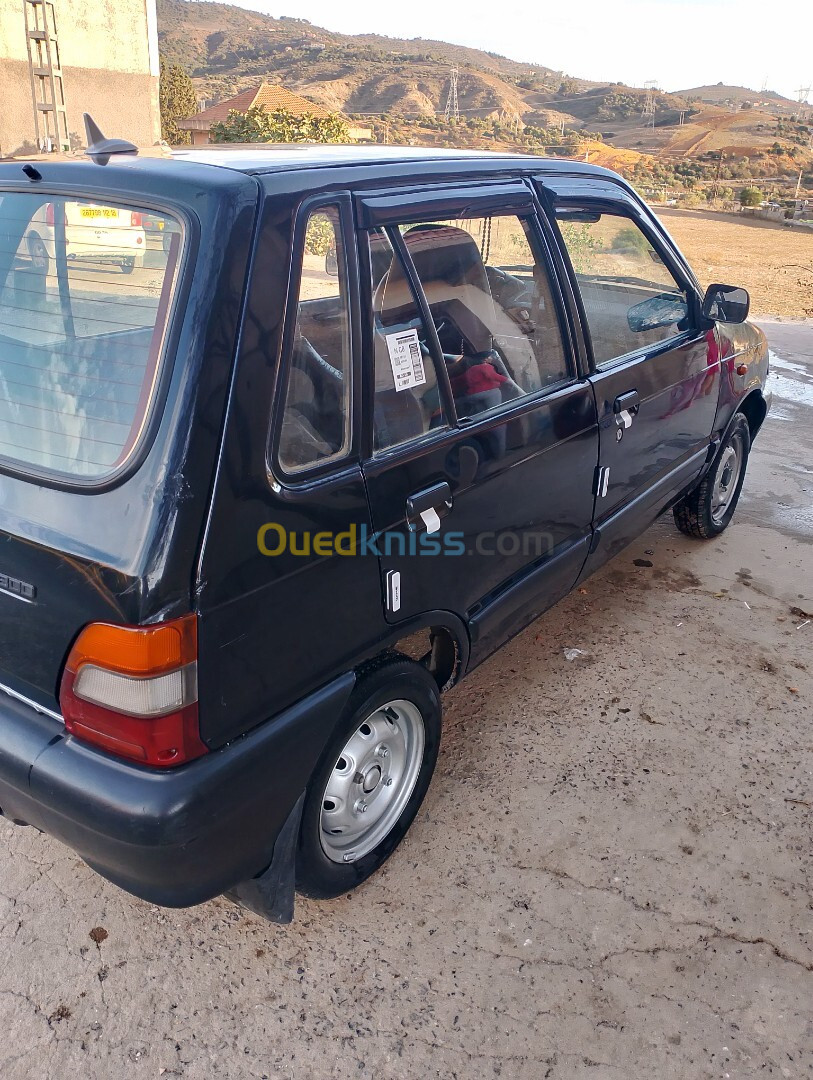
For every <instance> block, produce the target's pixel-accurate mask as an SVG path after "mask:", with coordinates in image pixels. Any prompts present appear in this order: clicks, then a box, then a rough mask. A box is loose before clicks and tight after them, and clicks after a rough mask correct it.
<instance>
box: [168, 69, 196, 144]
mask: <svg viewBox="0 0 813 1080" xmlns="http://www.w3.org/2000/svg"><path fill="white" fill-rule="evenodd" d="M159 100H160V104H161V138H162V139H166V141H167V142H168V143H176V144H177V143H188V142H189V141H190V134H189V132H188V131H182V130H181V129H180V128H179V127H178V124H177V121H178V120H185V119H186V118H187V117H188V116H194V115H195V113H196V112H197V111H198V98H197V94H196V93H195V87H194V86H193V85H192V80H191V79H190V78H189V75H188V74H187V73H186V69H185V68H182V67H181V66H180V64H168V63H166V62H165V61H164V59H163V57H162V58H161V69H160V80H159Z"/></svg>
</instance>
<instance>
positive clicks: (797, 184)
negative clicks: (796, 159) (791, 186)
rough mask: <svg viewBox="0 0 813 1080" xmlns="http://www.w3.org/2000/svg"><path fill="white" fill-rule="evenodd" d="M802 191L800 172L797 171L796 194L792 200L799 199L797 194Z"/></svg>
mask: <svg viewBox="0 0 813 1080" xmlns="http://www.w3.org/2000/svg"><path fill="white" fill-rule="evenodd" d="M801 190H802V170H801V169H799V179H798V180H797V181H796V192H795V194H794V196H793V198H794V199H798V198H799V192H800V191H801Z"/></svg>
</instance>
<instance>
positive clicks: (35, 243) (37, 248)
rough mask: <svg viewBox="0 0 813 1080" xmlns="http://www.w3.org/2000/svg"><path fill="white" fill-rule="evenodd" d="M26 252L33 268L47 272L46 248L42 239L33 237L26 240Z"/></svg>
mask: <svg viewBox="0 0 813 1080" xmlns="http://www.w3.org/2000/svg"><path fill="white" fill-rule="evenodd" d="M28 254H29V256H30V258H31V262H32V264H33V266H34V269H35V270H39V271H43V272H47V270H48V248H47V247H46V246H45V241H44V240H39V239H36V238H35V239H33V240H29V241H28Z"/></svg>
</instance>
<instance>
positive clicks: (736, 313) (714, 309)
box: [703, 285, 751, 323]
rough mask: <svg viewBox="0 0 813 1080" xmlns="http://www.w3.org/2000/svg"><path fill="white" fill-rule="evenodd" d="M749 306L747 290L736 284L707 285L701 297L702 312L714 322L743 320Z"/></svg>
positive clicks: (739, 321) (749, 299)
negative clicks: (704, 293)
mask: <svg viewBox="0 0 813 1080" xmlns="http://www.w3.org/2000/svg"><path fill="white" fill-rule="evenodd" d="M750 306H751V297H750V296H749V295H748V290H747V289H743V288H741V287H740V286H738V285H709V287H708V288H707V289H706V295H705V296H704V297H703V314H704V315H705V316H706V318H707V319H713V320H714V322H726V323H742V322H745V320H746V319H747V318H748V310H749V308H750Z"/></svg>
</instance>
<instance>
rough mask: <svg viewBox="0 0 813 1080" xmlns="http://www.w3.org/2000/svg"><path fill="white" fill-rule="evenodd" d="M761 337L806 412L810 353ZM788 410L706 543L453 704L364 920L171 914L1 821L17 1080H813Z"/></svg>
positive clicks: (792, 444)
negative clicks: (432, 768) (288, 922)
mask: <svg viewBox="0 0 813 1080" xmlns="http://www.w3.org/2000/svg"><path fill="white" fill-rule="evenodd" d="M767 329H768V333H769V336H771V337H772V339H773V340H774V341H775V342H776V344H777V347H780V346H781V348H782V349H784V350H785V354H784V355H785V356H786V357H787V359H789V360H791V361H792V362H793V363H795V364H796V365H797V366H801V367H802V368H803V369H804V368H805V365H807V367H806V371H807V374H805V371H804V370H802V371H801V372H794V371H792V370H791V369H787V370H786V371H785V372H784V374H785V375H786V377H787V378H789V379H790V378H796V379H798V380H799V381H800V382H801V381H804V380H806V383H807V384H809V383H810V381H811V380H813V357H811V356H810V349H811V345H810V339H811V338H813V333H811V328H810V325H809V324H808V325H807V326H805V327H802V328H799V327H798V326H797V327H793V326H788V325H787V324H780V325H779V326H777V327H774V328H773V329H774V330H775V333H774V334H772V327H770V326H768V327H767ZM803 397H804V395H797V398H796V399H788V400H782V401H779V402H778V403H777V405H778V408H777V409H776V412H775V415H774V417H772V418H771V419H769V420H768V422H767V424H766V428H765V431H764V433H763V435H762V436H761V437H760V440H759V441H758V442H757V444H756V448H755V452H754V456H753V458H752V462H751V468H750V470H749V477H748V480H747V484H746V493H745V496H744V501H743V503H742V506H741V510H740V512H739V514H738V516H737V518H736V519H735V523H734V524H733V525H732V526H731V528H730V529H729V531H728V532H727V533H726V534H725V536H724V537H722V538H720V539H719V540H716V541H713V542H711V543H708V544H700V543H697V542H693V541H690V540H688V539H686V538H684V537H682V536H681V535H680V534H678V533H677V532H676V531H675V530H674V528H673V526H672V524H671V521H670V520H664V521H661V522H659V523H658V524H657V525H656V526H654V527H653V528H652V529H651V530H650V531H649V532H648V533H647V534H646V536H644V537H643V538H642V539H641V540H640V541H639V542H637V543H636V544H635V545H634V546H633V547H632V548H630V549H629V550H628V551H626V552H624V553H622V554H621V555H620V556H619V557H618V558H617V559H616V560H615V561H614V562H613V563H611V564H610V565H608V566H607V567H606V568H605V569H604V570H603V571H602V572H601V573H600V574H599V575H598V576H597V577H595V578H594V579H592V580H591V581H589V582H588V583H587V585H586V587H585V590H584V591H580V592H577V593H575V594H574V595H572V596H571V597H569V598H568V599H567V600H566V601H565V602H563V603H562V604H560V605H559V606H558V607H557V608H556V609H554V610H553V611H551V612H549V613H548V614H547V615H546V616H545V617H544V618H542V619H540V620H538V621H537V622H536V623H534V624H533V625H532V626H531V627H529V628H528V629H527V630H526V631H525V632H524V633H523V634H521V635H520V636H519V637H518V638H517V639H516V640H515V641H513V642H512V643H511V644H510V645H508V646H507V647H506V648H505V649H504V650H503V651H502V652H501V653H500V654H498V655H497V656H495V657H494V658H493V659H492V660H490V661H489V662H488V663H486V664H485V665H483V666H482V667H481V668H480V669H479V670H478V671H476V672H475V673H474V674H473V675H472V676H471V677H470V678H469V679H468V680H467V681H466V682H464V683H463V684H462V685H461V686H460V687H459V688H457V689H456V690H454V691H452V692H451V693H450V694H449V695H448V696H447V698H446V714H445V724H446V726H445V734H444V743H443V747H442V751H441V758H440V762H439V765H438V770H437V773H436V776H435V779H434V781H433V784H432V788H431V790H430V792H429V796H428V798H427V802H426V805H425V808H424V810H423V811H422V813H421V814H420V816H419V817H418V820H417V821H416V823H415V826H414V827H413V829H412V831H411V833H410V835H409V836H408V837H407V839H406V841H405V843H404V844H403V846H402V848H401V849H400V850H399V851H398V852H397V853H396V855H395V856H394V857H393V858H392V859H391V860H390V862H389V864H388V865H387V867H386V868H385V869H384V871H383V872H382V873H381V874H380V875H379V876H378V877H377V878H376V879H374V880H373V881H371V882H370V883H369V884H368V885H367V886H365V887H364V888H363V889H361V890H360V891H359V892H358V893H356V894H354V895H352V896H347V897H344V898H342V899H339V900H336V901H334V902H331V903H325V904H316V903H312V902H308V901H299V903H298V908H297V918H296V921H295V923H294V924H293V925H292V926H290V927H276V926H271V925H268V924H265V923H263V922H261V921H260V920H259V919H257V918H256V917H254V916H253V915H250V914H247V913H245V912H242V911H240V910H239V909H237V908H235V907H233V906H232V905H231V904H230V903H228V902H227V901H225V900H217V901H213V902H212V903H209V904H205V905H203V906H201V907H199V908H195V909H191V910H188V911H167V910H161V909H157V908H154V907H152V906H150V905H149V904H145V903H142V902H141V901H138V900H134V899H132V898H131V897H128V896H126V895H125V894H123V893H121V892H120V891H118V890H117V889H116V888H114V887H113V886H112V885H109V884H107V883H106V882H104V881H102V880H101V879H100V878H98V877H97V876H95V875H94V874H93V873H92V872H91V871H90V870H89V869H88V868H87V867H85V866H84V865H83V864H82V863H81V862H80V861H79V860H78V859H77V858H75V857H74V856H73V855H72V854H71V852H69V851H68V850H67V849H65V848H62V847H61V846H60V845H58V844H57V843H55V842H54V841H52V840H50V839H49V838H48V837H45V836H41V835H39V834H37V833H35V832H33V830H30V829H20V828H16V827H14V826H12V825H10V824H7V823H2V824H0V961H1V962H0V1021H2V1024H3V1031H4V1032H5V1033H6V1038H5V1039H4V1040H3V1042H2V1045H0V1075H2V1077H3V1080H28V1078H30V1077H37V1078H51V1077H53V1078H59V1080H62V1078H63V1077H66V1076H82V1077H87V1078H90V1080H108V1078H110V1077H116V1078H117V1080H119V1078H127V1077H133V1078H139V1077H159V1076H166V1077H184V1078H189V1080H210V1078H212V1077H217V1078H218V1080H220V1078H225V1080H231V1078H235V1080H237V1078H240V1080H242V1078H244V1077H245V1078H248V1077H267V1078H269V1080H271V1078H273V1080H277V1078H295V1080H311V1078H318V1080H322V1078H334V1077H335V1078H340V1077H342V1078H343V1077H348V1076H359V1077H364V1078H366V1077H373V1076H375V1077H384V1078H388V1077H392V1078H410V1080H411V1078H420V1080H424V1078H425V1080H429V1078H435V1077H436V1078H443V1080H453V1078H459V1080H464V1078H465V1080H469V1078H471V1080H475V1078H476V1080H480V1078H486V1077H502V1078H521V1080H526V1078H527V1080H537V1078H539V1080H542V1078H546V1077H547V1078H550V1080H571V1078H582V1077H589V1078H590V1080H604V1078H607V1080H614V1078H616V1077H617V1078H622V1080H638V1078H641V1080H650V1078H652V1077H657V1078H658V1080H694V1078H719V1080H729V1078H730V1080H734V1078H749V1077H776V1078H783V1077H794V1078H796V1077H798V1078H802V1077H810V1076H811V1075H813V938H812V937H811V929H812V927H811V923H813V901H811V884H813V882H812V881H811V867H812V866H813V860H811V848H810V826H811V809H813V806H812V804H813V783H811V772H812V770H813V725H812V724H811V720H812V719H813V711H812V710H811V701H812V700H813V623H811V624H809V625H807V626H805V627H802V628H801V629H797V627H798V626H799V625H800V624H802V623H803V622H804V619H803V618H802V617H801V616H799V615H798V614H795V613H794V612H793V609H794V608H795V609H800V610H802V611H808V612H809V611H811V610H813V530H811V529H809V528H808V518H807V517H806V516H805V514H806V513H807V512H808V511H809V508H810V506H811V484H812V483H813V481H812V480H811V477H812V476H813V474H811V472H810V465H809V463H810V461H811V457H812V456H813V425H812V424H811V423H810V416H809V406H806V405H805V404H804V400H803ZM644 556H646V559H647V560H648V561H649V562H651V563H652V564H653V565H652V566H651V567H640V566H636V565H635V564H634V562H633V560H634V559H636V558H642V557H644ZM573 647H575V648H580V649H583V650H584V651H585V652H586V653H587V654H588V655H587V656H586V657H584V658H582V659H580V660H576V661H573V662H569V661H567V660H566V659H565V657H564V650H565V649H566V648H573ZM101 931H104V932H106V934H107V936H106V937H105V936H104V934H103V933H102V932H101Z"/></svg>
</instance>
